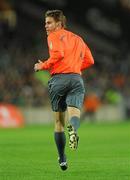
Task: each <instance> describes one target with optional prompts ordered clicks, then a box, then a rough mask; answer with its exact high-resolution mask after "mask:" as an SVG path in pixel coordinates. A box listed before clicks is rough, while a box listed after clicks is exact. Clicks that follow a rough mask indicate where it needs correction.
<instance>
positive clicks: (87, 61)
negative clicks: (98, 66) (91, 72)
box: [81, 45, 94, 71]
mask: <svg viewBox="0 0 130 180" xmlns="http://www.w3.org/2000/svg"><path fill="white" fill-rule="evenodd" d="M93 64H94V59H93V56H92V54H91V51H90V49H89V48H88V46H87V45H86V49H85V55H84V58H83V62H82V65H81V71H82V70H84V69H87V68H89V67H90V66H92V65H93Z"/></svg>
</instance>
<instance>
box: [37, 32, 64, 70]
mask: <svg viewBox="0 0 130 180" xmlns="http://www.w3.org/2000/svg"><path fill="white" fill-rule="evenodd" d="M48 46H49V54H50V58H49V59H47V60H45V61H44V60H43V61H44V62H43V61H40V60H39V61H38V63H36V64H35V66H34V69H35V71H38V70H49V69H50V68H51V67H52V66H53V65H54V64H55V63H56V62H57V61H60V60H61V59H62V58H63V57H64V52H63V48H62V44H61V41H60V40H59V39H58V38H57V37H56V36H54V35H53V36H50V37H49V38H48Z"/></svg>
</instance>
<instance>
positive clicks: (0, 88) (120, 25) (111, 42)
mask: <svg viewBox="0 0 130 180" xmlns="http://www.w3.org/2000/svg"><path fill="white" fill-rule="evenodd" d="M48 9H62V10H63V11H64V13H65V15H66V16H67V19H68V24H67V25H68V28H69V29H70V30H73V31H74V32H75V33H77V34H80V35H81V36H82V37H83V39H84V40H85V41H86V42H87V43H88V45H89V47H90V49H91V50H92V53H93V56H94V58H95V66H94V67H92V68H90V69H89V70H87V71H85V72H84V73H83V77H84V81H85V82H86V83H85V85H86V88H87V95H88V96H89V93H91V92H94V93H96V94H97V96H98V97H99V98H100V100H101V102H102V105H106V104H109V105H110V104H111V105H114V106H118V105H121V106H123V109H124V111H125V117H126V118H129V117H130V70H129V69H130V51H129V49H130V33H129V32H130V23H129V20H130V0H100V1H97V0H87V1H85V0H80V3H79V1H74V0H57V1H54V0H22V1H17V0H8V1H7V0H1V1H0V102H6V103H12V104H15V105H17V106H20V107H33V108H34V107H41V106H43V107H47V106H49V100H48V91H47V87H46V85H44V84H43V83H42V82H41V81H40V80H39V79H38V78H36V76H35V73H34V71H33V66H34V63H35V62H36V61H37V59H42V58H45V59H46V58H48V51H47V43H46V34H45V33H44V13H45V11H46V10H48ZM108 92H111V94H110V93H108ZM112 93H113V94H112ZM115 94H116V95H115ZM112 97H113V98H112ZM119 97H120V98H119Z"/></svg>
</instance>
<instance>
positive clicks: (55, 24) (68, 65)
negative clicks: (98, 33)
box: [34, 10, 94, 170]
mask: <svg viewBox="0 0 130 180" xmlns="http://www.w3.org/2000/svg"><path fill="white" fill-rule="evenodd" d="M45 29H46V33H47V42H48V48H49V55H50V57H49V58H48V59H47V60H38V62H37V63H36V64H35V65H34V70H35V71H39V70H48V71H49V72H50V74H51V79H50V80H49V82H48V89H49V95H50V101H51V106H52V110H53V112H54V115H55V130H54V138H55V143H56V147H57V150H58V156H59V158H58V162H59V165H60V167H61V169H62V170H66V169H67V167H68V165H67V159H66V155H65V145H66V137H65V132H64V128H65V123H66V122H65V111H67V113H68V122H67V130H68V135H69V146H70V148H71V149H72V150H76V149H77V147H78V141H79V136H78V134H77V130H78V128H79V125H80V110H81V107H82V104H83V100H84V95H85V88H84V83H83V79H82V77H81V71H82V70H84V69H87V68H89V67H90V66H92V65H93V64H94V59H93V57H92V54H91V51H90V49H89V48H88V46H87V45H86V44H85V42H84V41H83V39H82V38H81V37H80V36H78V35H76V34H75V33H73V32H71V31H68V30H67V29H66V17H65V16H64V14H63V12H62V11H61V10H48V11H47V12H46V13H45Z"/></svg>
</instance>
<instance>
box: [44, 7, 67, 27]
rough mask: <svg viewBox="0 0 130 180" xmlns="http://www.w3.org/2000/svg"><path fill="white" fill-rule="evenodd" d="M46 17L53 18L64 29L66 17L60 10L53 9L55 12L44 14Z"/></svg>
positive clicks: (49, 11) (50, 11)
mask: <svg viewBox="0 0 130 180" xmlns="http://www.w3.org/2000/svg"><path fill="white" fill-rule="evenodd" d="M46 17H53V18H54V20H55V21H56V22H58V21H60V22H61V25H62V27H64V28H65V27H66V17H65V16H64V14H63V12H62V11H61V10H58V9H55V10H48V11H46V13H45V18H46Z"/></svg>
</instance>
